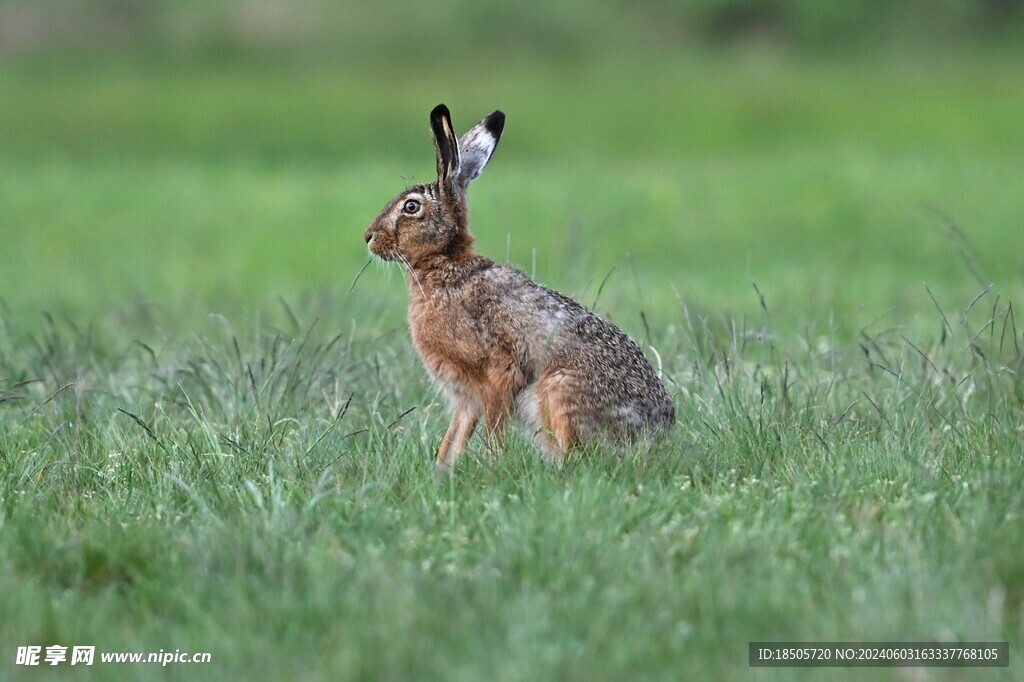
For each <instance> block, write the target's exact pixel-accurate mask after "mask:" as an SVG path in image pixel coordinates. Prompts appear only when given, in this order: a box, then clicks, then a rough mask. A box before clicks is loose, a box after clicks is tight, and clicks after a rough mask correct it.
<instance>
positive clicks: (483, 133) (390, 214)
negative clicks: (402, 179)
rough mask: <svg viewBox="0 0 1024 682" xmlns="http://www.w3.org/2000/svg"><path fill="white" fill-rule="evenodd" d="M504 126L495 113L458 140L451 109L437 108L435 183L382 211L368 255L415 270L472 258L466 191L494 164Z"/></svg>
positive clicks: (433, 123)
mask: <svg viewBox="0 0 1024 682" xmlns="http://www.w3.org/2000/svg"><path fill="white" fill-rule="evenodd" d="M504 125H505V114H503V113H501V112H500V111H495V112H494V113H492V114H490V115H489V116H487V117H486V118H484V120H482V121H480V123H478V124H476V125H475V126H473V127H472V128H470V129H469V131H468V132H467V133H466V134H465V135H463V136H462V139H461V140H459V139H457V138H456V137H455V132H454V130H453V129H452V119H451V115H450V114H449V113H448V107H446V106H445V105H443V104H438V105H437V106H436V107H434V110H433V111H431V112H430V129H431V131H432V132H433V134H434V147H435V149H436V150H437V180H436V181H434V182H432V183H430V184H428V185H413V186H412V187H409V188H407V189H406V190H405V191H403V192H402V193H401V194H399V195H398V196H397V197H395V198H394V199H393V200H392V201H391V203H389V204H388V205H387V206H385V207H384V210H383V211H381V212H380V215H378V216H377V218H376V220H374V221H373V224H372V225H370V227H368V228H367V230H366V234H365V235H364V236H365V238H366V243H367V245H369V247H370V251H371V252H373V253H374V254H375V255H376V256H379V257H380V258H383V259H385V260H404V261H406V262H407V263H408V264H410V265H411V266H414V267H415V265H416V264H417V262H420V261H422V260H423V259H425V258H431V257H436V256H447V257H458V256H459V255H462V254H467V253H469V252H470V249H471V247H472V244H473V236H472V235H471V234H470V232H469V218H468V215H467V209H466V188H467V187H469V183H470V182H472V181H473V180H475V179H476V178H477V177H478V176H479V175H480V173H481V172H482V171H483V169H484V167H485V166H486V165H487V162H488V161H490V160H491V155H492V154H494V148H495V147H497V146H498V139H499V138H500V137H501V131H502V128H503V127H504Z"/></svg>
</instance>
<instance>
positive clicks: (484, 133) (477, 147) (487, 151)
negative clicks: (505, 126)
mask: <svg viewBox="0 0 1024 682" xmlns="http://www.w3.org/2000/svg"><path fill="white" fill-rule="evenodd" d="M497 145H498V140H497V138H495V137H494V135H492V134H491V132H490V131H489V130H487V128H486V127H485V126H484V125H483V124H477V125H475V126H473V127H472V128H470V129H469V131H468V132H467V133H466V134H465V135H463V136H462V139H461V140H459V148H460V153H459V156H460V157H461V169H460V172H459V182H461V183H462V185H463V186H466V185H468V184H469V183H470V182H472V181H473V180H475V179H476V178H478V177H479V176H480V173H482V172H483V170H484V168H485V167H486V166H487V162H488V161H490V160H491V155H492V154H494V148H495V147H496V146H497Z"/></svg>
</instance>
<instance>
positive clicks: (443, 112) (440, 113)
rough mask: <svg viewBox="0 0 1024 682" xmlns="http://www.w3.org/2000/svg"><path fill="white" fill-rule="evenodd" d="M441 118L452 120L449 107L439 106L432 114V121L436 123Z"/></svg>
mask: <svg viewBox="0 0 1024 682" xmlns="http://www.w3.org/2000/svg"><path fill="white" fill-rule="evenodd" d="M439 118H447V119H448V120H451V118H452V114H451V112H450V111H448V107H446V106H445V105H443V104H438V105H437V106H436V107H434V108H433V109H432V110H431V112H430V120H431V121H436V120H437V119H439Z"/></svg>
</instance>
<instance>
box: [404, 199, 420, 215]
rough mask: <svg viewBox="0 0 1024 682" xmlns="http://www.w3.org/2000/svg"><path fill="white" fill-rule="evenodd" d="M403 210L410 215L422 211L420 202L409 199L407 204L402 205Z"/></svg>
mask: <svg viewBox="0 0 1024 682" xmlns="http://www.w3.org/2000/svg"><path fill="white" fill-rule="evenodd" d="M402 210H403V211H405V212H406V213H410V214H411V213H416V212H417V211H419V210H420V202H418V201H416V200H415V199H409V200H408V201H406V202H405V204H403V205H402Z"/></svg>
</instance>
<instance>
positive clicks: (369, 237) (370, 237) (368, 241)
mask: <svg viewBox="0 0 1024 682" xmlns="http://www.w3.org/2000/svg"><path fill="white" fill-rule="evenodd" d="M363 238H364V239H366V243H367V244H369V243H370V240H371V239H373V233H372V232H367V233H366V234H364V235H363Z"/></svg>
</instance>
